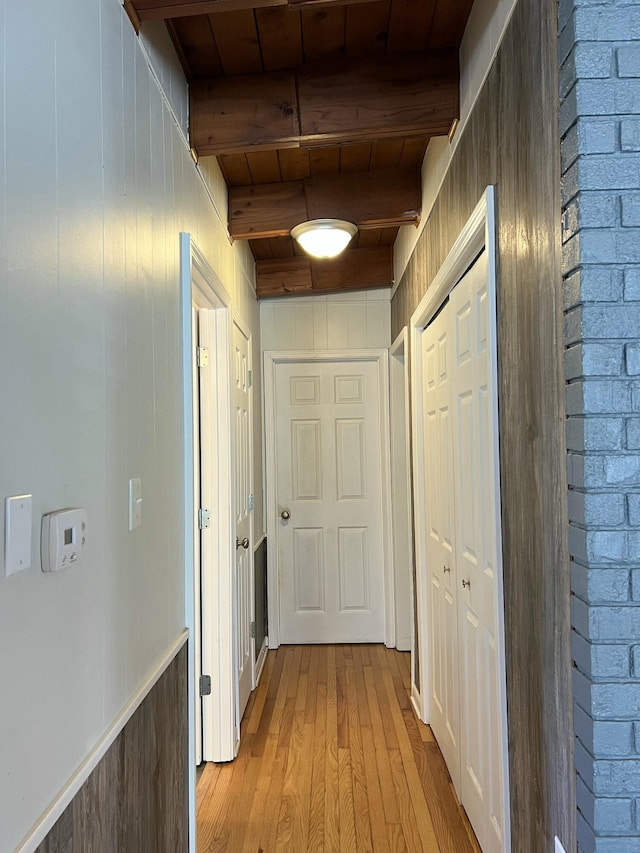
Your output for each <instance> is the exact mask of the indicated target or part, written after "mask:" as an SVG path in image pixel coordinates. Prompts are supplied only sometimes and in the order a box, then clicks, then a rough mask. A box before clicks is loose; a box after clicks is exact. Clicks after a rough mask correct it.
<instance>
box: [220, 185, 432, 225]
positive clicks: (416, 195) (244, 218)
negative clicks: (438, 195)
mask: <svg viewBox="0 0 640 853" xmlns="http://www.w3.org/2000/svg"><path fill="white" fill-rule="evenodd" d="M420 192H421V181H420V172H419V171H418V170H417V169H416V170H414V171H412V172H401V171H399V170H397V169H396V170H393V171H389V172H380V171H378V172H353V173H351V174H350V175H333V176H331V177H315V178H314V177H311V178H307V179H306V180H304V181H285V182H278V183H272V184H264V185H262V186H249V187H230V189H229V230H230V233H231V236H232V237H234V238H236V239H255V238H256V237H263V238H267V237H277V236H280V237H282V236H286V235H288V234H289V232H290V231H291V229H292V228H293V227H294V226H295V225H298V224H299V223H300V222H305V221H306V220H308V219H327V218H329V217H336V218H337V219H346V220H348V221H349V222H353V223H355V224H356V225H357V226H358V228H360V229H363V228H382V227H388V226H393V225H396V224H398V225H399V224H407V223H412V222H417V221H418V219H419V218H420Z"/></svg>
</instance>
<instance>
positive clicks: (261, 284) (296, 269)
mask: <svg viewBox="0 0 640 853" xmlns="http://www.w3.org/2000/svg"><path fill="white" fill-rule="evenodd" d="M392 284H393V251H392V247H391V246H376V247H372V248H364V249H357V248H356V249H347V251H346V252H344V253H343V254H342V255H340V257H339V258H335V259H334V260H323V261H318V260H315V259H314V258H309V257H295V258H290V259H289V260H286V259H280V260H279V261H278V260H275V259H274V260H271V261H268V260H267V261H258V263H257V264H256V291H257V294H258V299H264V298H267V297H269V296H292V295H296V294H309V293H337V292H338V293H339V292H344V291H348V290H368V289H370V288H375V287H389V286H390V285H392Z"/></svg>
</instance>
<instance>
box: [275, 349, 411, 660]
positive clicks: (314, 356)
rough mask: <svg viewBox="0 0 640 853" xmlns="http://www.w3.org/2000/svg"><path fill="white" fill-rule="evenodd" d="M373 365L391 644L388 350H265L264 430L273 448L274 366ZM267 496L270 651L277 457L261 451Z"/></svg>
mask: <svg viewBox="0 0 640 853" xmlns="http://www.w3.org/2000/svg"><path fill="white" fill-rule="evenodd" d="M354 361H371V362H375V363H376V364H377V366H378V390H379V400H380V441H381V446H382V450H383V459H382V460H381V464H382V471H381V476H382V542H383V559H384V573H383V576H384V590H383V602H384V643H385V645H386V646H387V647H389V648H393V646H394V645H395V595H394V578H393V551H392V541H391V461H390V455H391V454H390V447H391V445H390V439H389V351H388V350H386V349H364V350H323V351H315V350H313V351H312V350H282V351H281V350H266V351H265V352H264V354H263V368H264V428H265V432H264V435H265V446H266V447H267V448H269V447H271V448H275V446H276V444H275V442H276V404H277V401H276V399H275V387H276V382H275V379H276V367H277V365H278V364H291V363H296V362H301V363H306V364H313V363H316V364H317V363H323V362H325V363H326V362H342V363H349V362H354ZM265 481H266V482H265V496H266V501H265V505H266V513H267V525H266V527H267V599H268V601H267V603H268V614H269V616H268V619H269V648H270V649H277V648H278V646H279V645H280V599H279V593H278V562H279V561H278V550H279V548H278V525H277V519H276V510H277V502H276V459H275V453H265Z"/></svg>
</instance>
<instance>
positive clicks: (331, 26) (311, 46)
mask: <svg viewBox="0 0 640 853" xmlns="http://www.w3.org/2000/svg"><path fill="white" fill-rule="evenodd" d="M300 14H301V15H302V44H303V48H304V61H305V62H316V61H317V60H319V59H326V58H327V57H330V56H340V55H344V34H345V19H346V15H345V7H344V6H336V7H335V8H333V7H326V8H325V7H323V8H320V9H305V10H303V11H302V12H301V13H300Z"/></svg>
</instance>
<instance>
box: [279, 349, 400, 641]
mask: <svg viewBox="0 0 640 853" xmlns="http://www.w3.org/2000/svg"><path fill="white" fill-rule="evenodd" d="M264 364H265V377H264V379H265V435H266V446H267V447H268V448H272V452H271V453H270V454H267V458H266V484H267V502H266V503H267V544H268V548H269V552H268V553H269V557H268V561H267V563H268V577H269V580H268V585H269V597H268V598H269V646H270V648H277V647H278V646H279V645H280V643H281V642H285V643H299V642H385V643H386V644H387V645H389V646H391V645H394V643H395V633H394V628H393V618H392V614H393V603H394V592H393V577H392V551H391V524H390V519H391V512H390V465H389V451H388V448H389V429H388V423H389V401H388V382H387V376H388V373H387V369H388V354H387V351H386V350H379V351H378V350H375V351H371V350H353V351H349V352H346V351H340V352H323V353H318V352H312V353H309V352H283V353H277V352H266V353H265V355H264Z"/></svg>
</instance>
